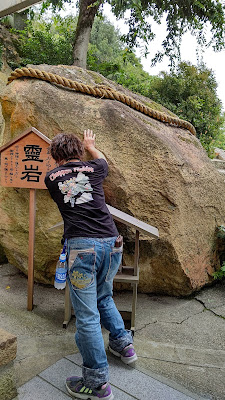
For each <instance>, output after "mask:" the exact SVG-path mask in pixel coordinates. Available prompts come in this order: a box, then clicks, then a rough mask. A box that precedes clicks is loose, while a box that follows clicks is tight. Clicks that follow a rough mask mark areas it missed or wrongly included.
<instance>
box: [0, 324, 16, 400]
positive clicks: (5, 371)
mask: <svg viewBox="0 0 225 400" xmlns="http://www.w3.org/2000/svg"><path fill="white" fill-rule="evenodd" d="M16 351H17V338H16V336H14V335H11V334H10V333H8V332H6V331H4V330H3V329H0V399H4V400H10V399H12V398H13V397H14V396H15V395H16V393H17V391H16V380H15V371H14V364H13V360H14V359H15V358H16Z"/></svg>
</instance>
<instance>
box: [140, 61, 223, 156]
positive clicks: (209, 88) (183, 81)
mask: <svg viewBox="0 0 225 400" xmlns="http://www.w3.org/2000/svg"><path fill="white" fill-rule="evenodd" d="M216 89H217V83H216V79H215V76H214V73H213V72H212V71H211V70H209V69H207V68H206V66H205V65H204V64H202V65H201V66H200V67H196V66H194V65H191V64H190V63H185V62H182V63H180V64H179V66H178V68H177V70H176V71H173V72H171V73H166V72H162V73H161V76H160V77H158V78H156V79H154V80H153V81H152V84H151V86H150V87H149V93H148V95H149V97H150V98H151V99H153V100H154V101H156V102H159V103H161V104H163V105H164V106H165V107H167V108H168V109H169V110H171V111H173V112H174V113H175V114H177V115H178V116H179V117H180V118H182V119H186V120H188V121H190V122H191V123H192V124H193V125H194V126H195V128H196V132H197V136H198V138H200V140H201V142H202V145H203V146H204V147H205V148H206V150H207V151H208V153H209V154H210V151H211V147H212V145H213V144H214V141H216V140H217V138H218V137H220V138H221V137H222V136H221V135H222V132H223V131H224V116H223V115H222V103H221V101H220V100H219V98H218V96H217V92H216Z"/></svg>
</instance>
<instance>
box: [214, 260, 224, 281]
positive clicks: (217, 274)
mask: <svg viewBox="0 0 225 400" xmlns="http://www.w3.org/2000/svg"><path fill="white" fill-rule="evenodd" d="M213 277H214V279H223V278H225V262H223V265H222V267H221V268H220V270H219V271H216V272H214V273H213Z"/></svg>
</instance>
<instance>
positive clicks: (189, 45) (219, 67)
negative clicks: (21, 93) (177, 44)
mask: <svg viewBox="0 0 225 400" xmlns="http://www.w3.org/2000/svg"><path fill="white" fill-rule="evenodd" d="M104 15H106V16H107V18H108V19H109V20H110V21H111V22H112V23H113V25H114V26H116V27H117V28H118V29H119V30H120V32H121V33H126V32H127V29H128V27H127V25H126V24H125V23H124V22H123V21H122V20H118V21H117V20H116V18H115V16H114V15H113V14H112V12H111V10H110V5H109V4H105V5H104ZM154 26H155V31H154V32H155V33H156V38H155V40H154V41H153V42H151V43H150V45H149V50H150V51H151V52H150V54H149V56H147V58H145V57H141V50H140V49H136V55H137V56H138V57H141V62H142V65H143V67H144V70H145V71H147V72H149V73H150V74H151V75H158V74H159V72H160V71H168V72H169V67H168V64H169V60H168V59H166V58H165V59H164V60H163V62H161V63H158V64H157V65H156V66H155V67H151V59H152V58H153V56H154V54H155V53H156V51H158V47H157V46H158V44H159V43H160V44H161V43H162V41H163V39H164V38H165V36H166V33H165V32H166V27H165V26H166V25H165V24H161V25H157V24H155V25H154ZM196 48H197V46H196V40H195V38H194V37H193V36H192V35H191V34H189V33H187V34H185V35H184V37H183V40H182V44H181V59H182V61H190V62H191V63H192V64H194V65H197V56H196ZM202 61H203V62H204V63H205V64H206V66H207V68H209V69H212V70H213V71H214V75H215V78H216V82H217V84H218V89H217V94H218V97H219V98H220V100H221V101H222V103H223V109H224V110H225V49H224V50H222V51H220V52H217V53H216V52H214V51H213V49H212V48H209V49H207V50H205V52H204V54H202Z"/></svg>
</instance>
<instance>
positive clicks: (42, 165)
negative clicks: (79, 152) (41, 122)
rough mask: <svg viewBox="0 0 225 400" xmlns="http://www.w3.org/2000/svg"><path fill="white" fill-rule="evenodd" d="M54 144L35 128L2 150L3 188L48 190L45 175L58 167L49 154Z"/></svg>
mask: <svg viewBox="0 0 225 400" xmlns="http://www.w3.org/2000/svg"><path fill="white" fill-rule="evenodd" d="M50 143H51V140H50V139H48V138H47V137H46V136H44V135H43V134H42V133H41V132H39V131H38V130H36V129H35V128H31V129H30V130H28V131H26V132H24V133H23V134H22V135H20V136H19V137H17V138H15V139H14V140H12V141H11V142H9V143H8V144H6V145H5V146H2V147H1V148H0V152H1V184H2V186H8V187H18V188H28V189H46V186H45V183H44V179H45V175H46V173H47V172H48V171H50V170H51V169H53V168H55V167H56V164H55V161H54V160H53V158H52V157H51V154H50V151H49V145H50Z"/></svg>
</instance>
